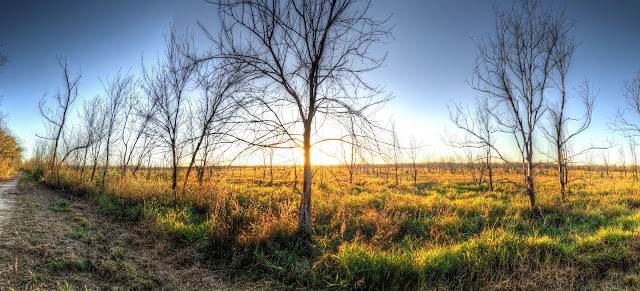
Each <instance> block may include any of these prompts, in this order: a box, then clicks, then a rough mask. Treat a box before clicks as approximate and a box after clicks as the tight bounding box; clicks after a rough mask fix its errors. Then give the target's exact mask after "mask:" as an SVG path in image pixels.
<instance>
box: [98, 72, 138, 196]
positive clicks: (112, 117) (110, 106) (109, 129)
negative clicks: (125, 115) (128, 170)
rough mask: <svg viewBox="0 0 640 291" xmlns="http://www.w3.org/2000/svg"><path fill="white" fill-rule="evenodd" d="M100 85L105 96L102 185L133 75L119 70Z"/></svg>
mask: <svg viewBox="0 0 640 291" xmlns="http://www.w3.org/2000/svg"><path fill="white" fill-rule="evenodd" d="M102 86H103V87H104V90H105V94H106V97H107V101H106V104H105V105H106V108H105V109H106V111H105V121H106V124H105V132H104V134H105V152H104V155H105V162H104V170H103V173H102V185H103V186H104V184H105V181H106V177H107V171H108V170H109V161H110V158H111V149H112V148H111V147H112V145H113V143H114V141H115V140H116V138H117V136H116V133H117V132H118V131H119V130H120V128H122V127H123V126H124V120H123V119H122V118H121V117H122V116H121V115H122V111H123V110H124V109H126V108H127V103H129V102H130V100H131V99H132V93H133V90H134V82H133V76H132V75H131V74H129V73H126V74H122V72H121V71H119V72H118V73H117V74H116V75H115V76H114V77H113V78H111V79H110V78H107V81H106V83H104V82H103V84H102ZM123 174H124V173H123Z"/></svg>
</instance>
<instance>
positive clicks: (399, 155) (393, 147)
mask: <svg viewBox="0 0 640 291" xmlns="http://www.w3.org/2000/svg"><path fill="white" fill-rule="evenodd" d="M390 134H391V136H390V140H391V144H390V145H389V151H388V153H386V155H385V156H386V157H387V160H388V161H389V162H388V163H387V164H392V165H393V170H394V177H395V182H396V186H398V185H399V180H398V171H399V170H400V167H401V165H402V162H403V161H404V154H403V152H404V149H403V148H402V147H401V146H400V138H399V137H398V131H397V130H396V124H395V122H392V123H391V131H390Z"/></svg>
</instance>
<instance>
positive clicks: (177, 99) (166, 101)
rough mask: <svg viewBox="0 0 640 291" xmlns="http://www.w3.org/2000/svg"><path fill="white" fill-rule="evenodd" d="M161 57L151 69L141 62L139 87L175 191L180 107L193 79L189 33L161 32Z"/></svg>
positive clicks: (179, 152)
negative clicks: (168, 161)
mask: <svg viewBox="0 0 640 291" xmlns="http://www.w3.org/2000/svg"><path fill="white" fill-rule="evenodd" d="M165 43H166V51H165V57H164V58H162V59H159V60H158V64H157V65H156V66H154V67H152V68H151V69H146V68H145V67H144V66H143V72H142V73H143V89H144V91H145V93H146V95H147V98H148V105H149V106H150V108H149V110H148V112H151V113H153V115H151V119H150V125H151V128H150V130H152V131H153V132H154V134H155V135H156V137H157V139H158V141H159V142H160V144H161V145H162V146H163V147H165V149H166V150H167V151H168V154H169V157H170V159H171V169H172V175H171V189H172V190H173V191H174V195H177V193H176V187H177V185H178V181H177V177H178V166H179V164H180V159H181V157H182V147H183V146H184V140H183V139H184V136H185V135H184V134H183V133H182V132H181V130H183V128H184V117H183V115H184V110H185V104H186V99H187V93H188V85H189V84H190V82H192V81H193V77H194V73H195V72H196V69H197V67H198V66H197V64H196V63H194V62H192V60H191V59H190V58H189V57H188V56H193V55H195V54H196V53H195V51H194V50H195V47H194V39H193V35H190V34H187V33H184V34H180V33H178V32H176V30H175V28H174V27H173V26H172V27H171V29H170V30H169V33H167V34H166V35H165Z"/></svg>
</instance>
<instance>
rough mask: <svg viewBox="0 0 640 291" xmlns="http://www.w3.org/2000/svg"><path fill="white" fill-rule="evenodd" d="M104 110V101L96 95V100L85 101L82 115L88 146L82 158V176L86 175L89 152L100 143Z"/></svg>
mask: <svg viewBox="0 0 640 291" xmlns="http://www.w3.org/2000/svg"><path fill="white" fill-rule="evenodd" d="M101 108H102V99H101V98H100V96H98V95H96V96H95V97H94V98H91V99H89V100H86V99H85V101H84V103H83V106H82V112H81V113H80V122H81V127H82V128H84V130H85V136H84V140H85V144H87V145H88V146H87V147H86V148H85V149H84V154H83V157H82V167H81V170H80V173H81V174H80V175H81V176H82V175H84V170H85V167H86V165H87V158H88V157H89V151H90V148H91V147H92V146H95V144H96V143H99V142H100V140H101V138H102V136H101V134H102V130H101V127H102V124H100V119H101V118H100V113H101V112H100V109H101Z"/></svg>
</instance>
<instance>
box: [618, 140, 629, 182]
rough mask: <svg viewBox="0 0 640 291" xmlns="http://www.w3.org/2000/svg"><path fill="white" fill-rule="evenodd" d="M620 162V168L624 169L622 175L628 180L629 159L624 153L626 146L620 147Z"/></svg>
mask: <svg viewBox="0 0 640 291" xmlns="http://www.w3.org/2000/svg"><path fill="white" fill-rule="evenodd" d="M618 160H619V163H620V164H619V165H620V167H622V175H624V177H625V178H627V158H626V154H625V152H624V144H621V145H620V146H619V147H618ZM622 175H620V177H622Z"/></svg>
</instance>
